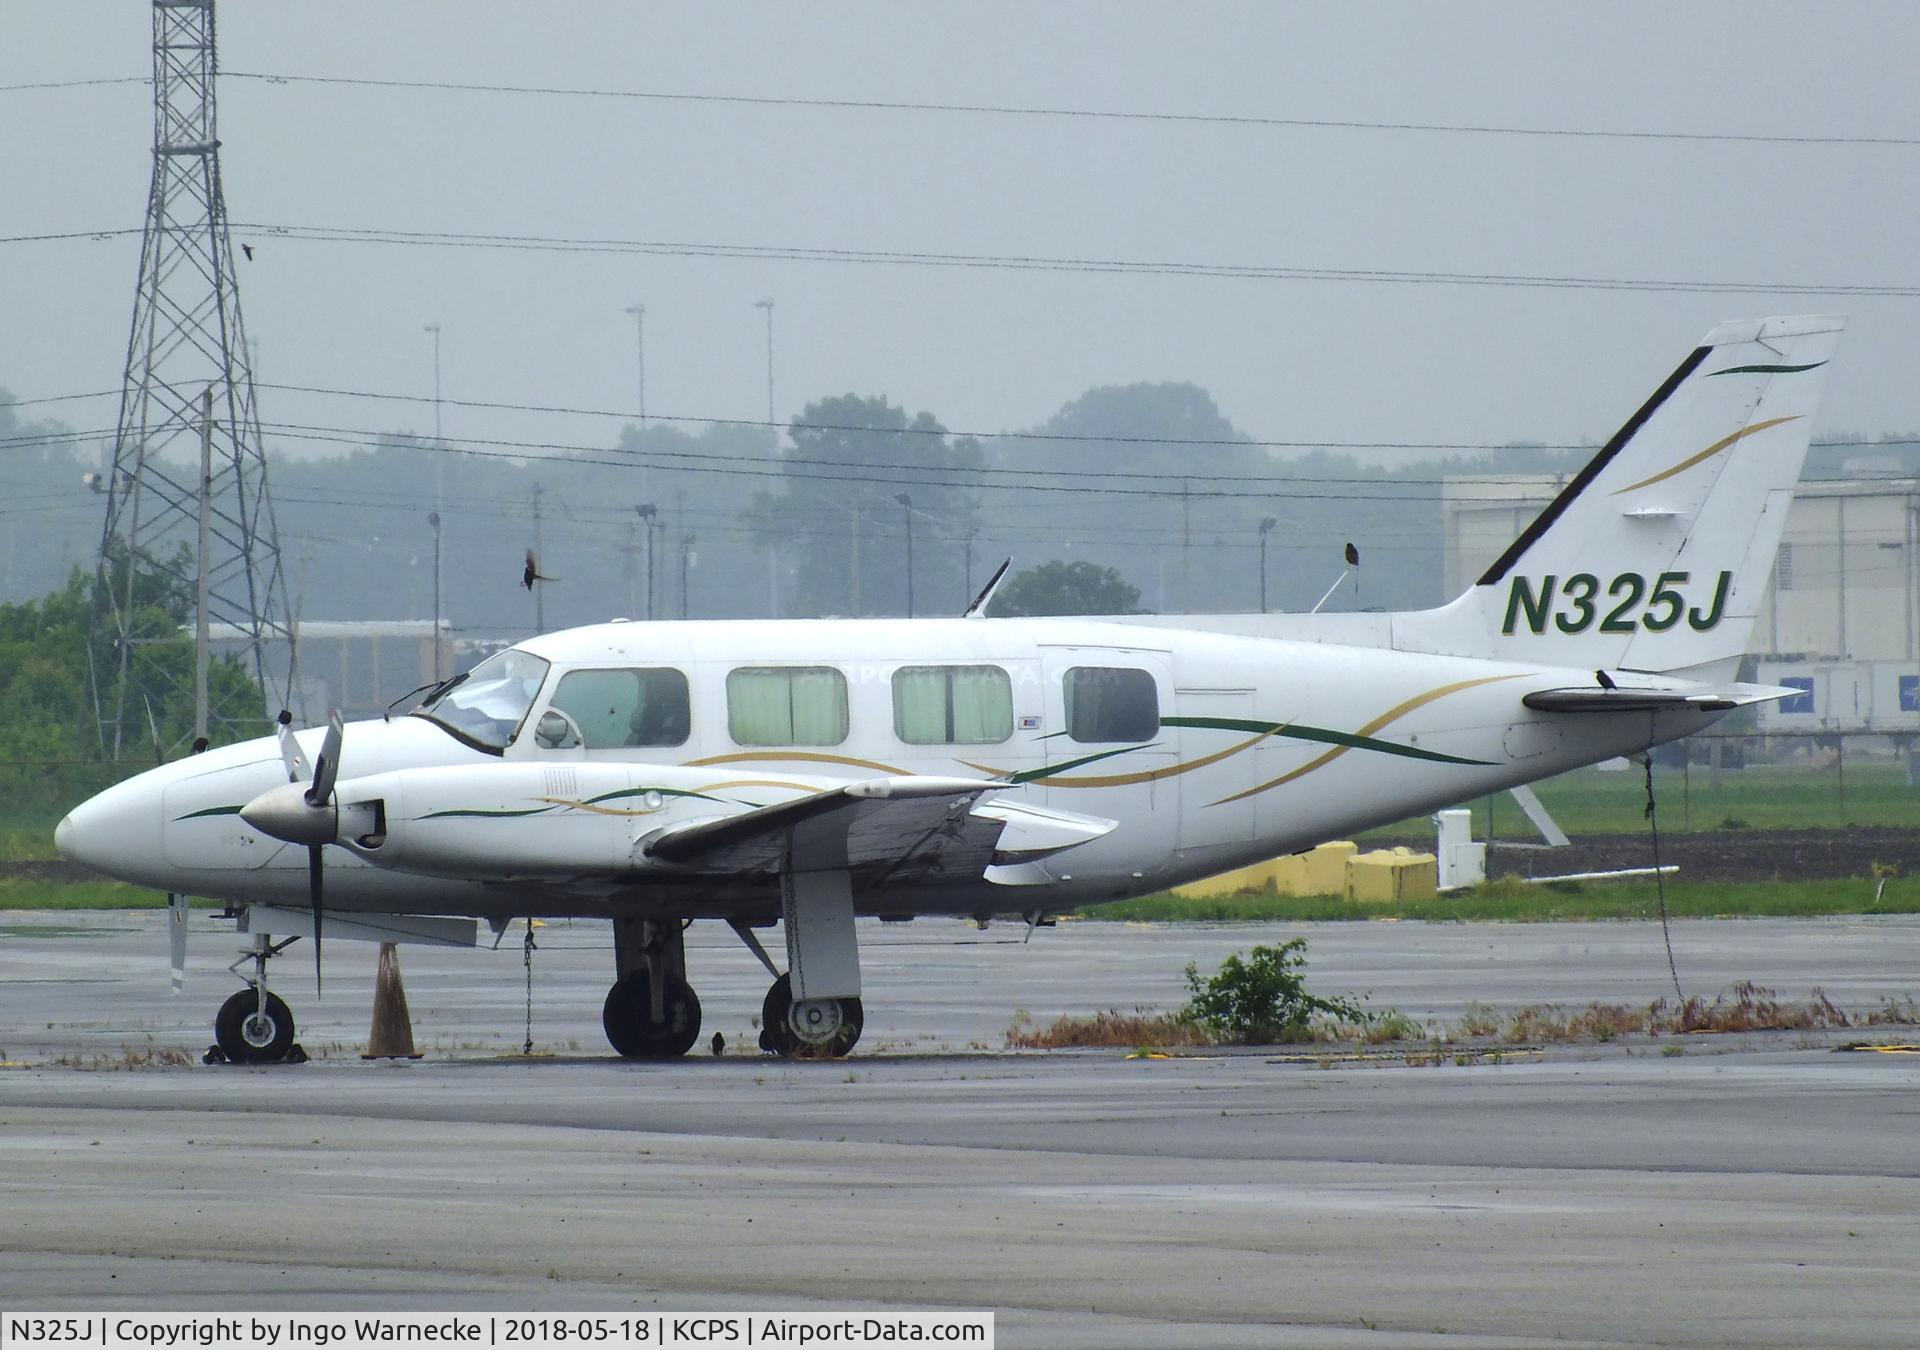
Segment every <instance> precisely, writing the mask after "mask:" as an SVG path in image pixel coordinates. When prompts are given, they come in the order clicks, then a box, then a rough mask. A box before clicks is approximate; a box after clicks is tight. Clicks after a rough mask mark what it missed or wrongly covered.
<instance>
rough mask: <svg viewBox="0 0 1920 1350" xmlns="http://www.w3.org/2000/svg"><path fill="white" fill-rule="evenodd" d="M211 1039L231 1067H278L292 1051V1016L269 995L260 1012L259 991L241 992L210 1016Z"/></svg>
mask: <svg viewBox="0 0 1920 1350" xmlns="http://www.w3.org/2000/svg"><path fill="white" fill-rule="evenodd" d="M213 1039H214V1042H215V1044H217V1045H218V1046H219V1047H220V1050H221V1053H223V1054H224V1055H226V1057H227V1058H228V1060H230V1061H231V1062H233V1063H235V1064H278V1063H279V1062H280V1061H281V1060H283V1059H285V1058H286V1057H287V1052H288V1051H289V1050H291V1049H293V1013H292V1011H291V1010H289V1009H288V1007H287V1005H286V1004H285V1003H284V1002H282V1001H281V998H280V996H279V995H278V994H275V993H271V992H269V993H268V994H267V999H266V1008H265V1010H264V1011H262V1009H261V1006H260V994H259V991H258V990H255V989H242V990H241V991H240V992H239V993H237V994H235V995H234V996H233V997H232V998H230V999H228V1000H227V1001H226V1002H225V1003H222V1004H221V1005H220V1011H219V1012H218V1013H216V1014H215V1015H214V1019H213Z"/></svg>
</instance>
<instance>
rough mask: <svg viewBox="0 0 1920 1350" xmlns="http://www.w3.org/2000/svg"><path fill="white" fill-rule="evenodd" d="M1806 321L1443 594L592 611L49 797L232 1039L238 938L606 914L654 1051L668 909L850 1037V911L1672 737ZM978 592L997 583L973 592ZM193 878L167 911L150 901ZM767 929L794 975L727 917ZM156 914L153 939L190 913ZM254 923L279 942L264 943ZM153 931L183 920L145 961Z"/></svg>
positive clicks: (1705, 349)
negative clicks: (1425, 597) (1392, 608)
mask: <svg viewBox="0 0 1920 1350" xmlns="http://www.w3.org/2000/svg"><path fill="white" fill-rule="evenodd" d="M1840 327H1841V325H1840V322H1839V320H1837V319H1831V318H1783V319H1767V320H1762V321H1749V322H1738V323H1727V324H1723V325H1721V326H1720V327H1718V328H1716V329H1714V330H1713V332H1711V333H1709V334H1708V335H1707V337H1706V339H1705V341H1704V342H1703V343H1702V344H1701V346H1700V347H1699V348H1697V349H1696V350H1695V351H1694V352H1693V353H1692V354H1691V355H1690V356H1688V357H1687V359H1686V360H1685V361H1683V362H1682V363H1681V364H1680V368H1679V369H1678V370H1676V371H1675V372H1674V373H1673V374H1672V376H1670V377H1669V378H1668V379H1667V381H1666V382H1665V383H1664V384H1662V385H1661V386H1660V388H1659V389H1658V390H1657V391H1655V393H1654V394H1653V396H1652V397H1651V398H1650V399H1648V400H1647V402H1646V404H1645V406H1644V407H1642V408H1641V409H1640V410H1639V411H1638V412H1636V413H1635V414H1634V415H1633V416H1632V417H1631V418H1630V419H1629V420H1628V421H1627V423H1626V425H1625V426H1624V427H1622V428H1621V429H1620V431H1619V432H1618V434H1616V435H1615V436H1614V437H1613V439H1612V440H1611V441H1609V442H1608V443H1607V445H1606V447H1605V448H1604V449H1602V450H1601V451H1600V452H1599V453H1598V454H1597V455H1595V456H1594V458H1593V460H1592V462H1591V463H1589V464H1588V465H1587V466H1586V467H1585V468H1584V469H1582V470H1581V471H1580V473H1579V474H1578V475H1577V476H1576V477H1575V478H1574V479H1573V480H1572V481H1571V482H1570V483H1569V484H1568V485H1567V486H1566V488H1565V490H1564V491H1562V492H1561V493H1560V495H1559V496H1558V497H1557V498H1555V499H1554V501H1553V502H1552V504H1551V505H1549V506H1548V507H1547V508H1546V510H1545V511H1543V512H1542V513H1541V515H1540V517H1539V519H1538V520H1536V521H1534V522H1533V524H1532V525H1530V526H1529V527H1528V528H1527V529H1526V531H1525V532H1524V533H1523V534H1521V536H1520V537H1519V538H1518V539H1516V540H1514V542H1513V544H1512V546H1511V547H1509V548H1508V549H1507V550H1506V552H1505V553H1503V554H1502V555H1501V556H1500V558H1499V560H1498V561H1497V562H1495V563H1494V564H1493V565H1492V566H1491V567H1489V568H1488V569H1487V572H1486V575H1484V576H1482V577H1481V578H1480V580H1479V582H1478V583H1477V584H1476V585H1474V586H1473V587H1472V588H1471V589H1470V590H1468V591H1467V592H1466V594H1464V595H1462V596H1460V597H1459V598H1458V599H1457V600H1455V601H1453V602H1452V603H1451V604H1448V605H1444V606H1442V607H1440V608H1438V609H1432V610H1423V611H1417V612H1408V613H1399V614H1364V613H1352V614H1313V615H1272V616H1266V615H1240V616H1219V617H1213V618H1189V617H1184V616H1182V617H1168V618H1161V619H1150V620H1145V621H1135V622H1120V621H1111V620H1101V619H1091V618H1048V619H983V618H982V617H981V611H982V609H983V606H982V605H981V604H980V602H977V601H976V603H975V605H974V606H973V608H972V609H971V610H970V611H969V613H968V614H967V616H965V617H963V618H956V619H917V620H893V619H875V620H865V619H862V620H837V619H822V620H810V621H783V622H759V621H750V620H742V621H730V622H681V623H646V624H639V623H624V622H614V623H610V624H602V625H598V626H595V627H590V628H576V629H572V630H570V631H567V632H562V633H554V634H550V635H545V636H541V637H536V638H533V639H530V640H528V641H526V642H523V643H521V644H519V645H518V646H516V647H513V648H511V649H509V650H506V651H503V652H500V653H499V654H497V655H495V656H493V657H490V658H488V659H487V660H486V661H483V662H482V663H481V664H479V665H478V666H476V667H474V668H473V669H472V670H470V671H468V672H467V673H466V674H464V675H460V676H456V677H455V678H454V679H452V680H449V681H448V682H447V683H445V684H444V685H441V686H440V687H438V688H437V689H435V690H434V691H432V692H431V693H430V694H429V695H428V696H427V698H426V699H425V701H424V702H423V703H422V704H421V706H419V707H418V708H417V709H415V710H414V711H413V712H412V713H411V714H410V715H408V716H404V717H399V718H396V719H393V720H391V721H369V722H356V723H354V724H353V725H352V726H351V727H345V728H343V727H342V726H341V724H340V722H339V720H338V718H337V717H336V718H334V719H333V720H332V721H331V723H330V725H329V726H328V727H327V728H325V729H318V728H316V729H314V730H311V731H303V732H297V733H296V732H293V731H291V730H290V729H289V728H288V727H286V726H285V725H284V724H285V722H286V721H287V719H286V717H285V715H284V714H283V715H282V723H283V725H282V728H281V731H280V734H279V737H278V741H277V743H276V740H275V739H274V738H271V737H263V738H261V739H259V740H253V741H248V742H246V743H244V744H240V745H231V746H227V747H224V748H222V749H218V750H212V751H209V752H207V753H204V754H201V755H197V756H193V757H190V758H187V759H183V760H180V761H178V762H175V763H171V764H167V765H165V766H163V767H160V768H156V769H153V770H151V771H149V772H147V773H143V774H141V775H140V776H139V777H137V778H134V779H131V780H130V781H128V782H125V783H122V784H120V785H119V786H117V787H114V788H111V789H109V790H108V791H106V792H103V793H101V794H100V795H99V796H97V797H95V798H93V799H92V800H90V801H88V802H86V803H85V804H84V805H82V806H80V807H78V808H77V809H76V810H75V811H74V812H73V813H72V814H71V815H70V816H68V817H67V818H66V819H65V820H64V821H62V822H61V824H60V826H59V830H58V833H57V835H56V840H57V842H58V845H59V848H60V852H61V853H62V854H63V855H65V856H66V857H67V858H70V859H73V860H75V861H77V862H80V863H84V864H86V865H87V866H89V867H91V868H94V869H95V870H97V871H100V872H103V873H106V874H107V875H109V876H113V877H118V878H121V879H123V880H125V881H129V882H132V883H135V884H137V885H145V886H153V887H156V888H160V889H164V890H166V891H168V892H171V893H173V895H175V896H176V897H178V896H181V895H187V894H192V895H199V896H207V897H213V898H217V899H221V900H225V901H226V902H228V907H229V913H231V914H233V915H235V916H236V917H237V918H238V920H239V928H240V931H241V932H243V933H245V934H247V935H248V937H249V941H250V945H249V946H248V947H247V948H246V949H244V950H243V952H242V956H241V960H240V961H237V962H235V964H234V969H235V971H236V973H238V972H239V971H240V969H241V968H242V967H243V966H244V965H246V964H247V963H248V962H249V961H251V964H252V971H253V973H252V974H251V976H248V975H242V976H241V978H242V979H243V980H246V981H247V985H248V987H247V988H244V989H242V990H240V991H239V992H237V993H236V994H235V995H234V996H233V997H232V998H231V999H230V1000H228V1002H227V1004H226V1005H225V1006H224V1007H223V1008H222V1009H221V1011H220V1014H219V1017H218V1018H217V1020H216V1023H215V1034H216V1040H217V1041H218V1044H219V1047H220V1048H221V1049H222V1050H223V1051H224V1052H225V1053H226V1054H227V1056H228V1057H229V1058H230V1059H233V1060H235V1061H242V1062H263V1061H270V1060H275V1059H280V1058H283V1057H285V1056H286V1055H287V1054H288V1051H289V1049H290V1047H291V1046H292V1044H293V1018H292V1015H291V1014H290V1013H289V1011H288V1009H287V1007H286V1004H285V1003H284V1002H282V1001H281V999H280V998H278V997H277V996H276V995H273V994H271V993H269V992H268V991H267V988H266V965H267V958H268V957H269V956H271V955H273V954H274V953H276V952H278V951H279V950H280V949H281V948H283V947H284V946H286V945H287V942H289V941H291V940H292V938H293V937H295V936H308V937H311V938H313V939H314V940H315V963H316V981H317V979H318V969H317V967H318V959H319V957H318V953H319V938H320V936H321V933H322V931H323V924H324V926H325V927H324V931H326V932H333V933H339V934H341V935H346V936H355V937H361V938H377V939H382V940H394V939H396V938H398V939H401V940H406V939H409V938H411V939H413V940H438V941H456V942H464V943H469V944H470V943H472V942H473V941H474V938H475V936H476V934H477V932H478V924H477V923H476V922H475V920H477V919H486V920H488V921H489V922H490V923H491V924H492V926H493V928H494V930H495V932H496V934H498V933H501V932H503V931H504V930H505V928H506V926H507V925H508V924H509V923H510V922H511V921H512V920H513V919H515V918H522V917H526V918H531V917H533V916H547V917H552V916H581V917H596V918H605V919H610V920H611V921H612V925H613V947H614V956H615V968H616V973H617V976H618V978H617V979H616V980H615V982H614V984H613V987H612V989H611V990H610V991H609V993H608V994H607V999H606V1008H605V1026H606V1032H607V1038H608V1040H609V1041H610V1042H611V1043H612V1044H613V1046H614V1048H615V1049H616V1050H618V1051H619V1052H620V1053H621V1054H622V1055H626V1056H632V1057H657V1056H672V1055H681V1054H684V1053H685V1052H686V1051H687V1050H688V1049H689V1048H690V1047H691V1046H692V1045H693V1043H694V1041H695V1039H696V1038H697V1036H698V1034H699V1028H700V1002H699V1000H698V998H696V997H695V995H694V991H693V989H692V988H691V987H690V986H689V984H688V982H687V975H686V959H685V949H684V945H683V933H684V931H685V928H686V926H687V925H688V924H689V923H690V922H691V921H693V920H695V919H718V920H722V921H724V922H726V923H728V924H729V925H731V926H732V927H733V929H734V931H735V932H737V933H738V934H739V935H740V937H741V938H742V939H743V940H744V941H745V942H746V944H747V945H748V947H750V948H751V949H752V950H753V951H754V953H755V954H756V955H757V956H758V957H759V959H760V960H761V962H762V963H763V964H765V966H766V967H767V970H768V972H769V974H771V975H772V976H773V977H774V979H773V987H772V988H771V989H770V990H769V991H768V993H767V996H766V1002H765V1006H764V1009H763V1013H764V1015H763V1018H762V1027H763V1030H762V1048H764V1049H769V1050H774V1051H777V1052H780V1053H784V1054H817V1053H827V1054H835V1053H844V1052H845V1051H846V1050H848V1049H850V1048H851V1047H852V1046H853V1044H854V1042H855V1040H856V1039H857V1038H858V1036H859V1034H860V1026H861V1019H862V1010H861V1003H860V961H859V949H858V944H857V941H856V937H855V932H856V929H855V922H854V921H855V918H856V917H857V916H861V915H866V916H878V917H880V918H881V919H907V918H911V917H913V916H915V915H920V914H945V915H963V916H974V917H985V916H988V915H993V914H1007V913H1014V914H1023V915H1025V916H1027V917H1028V918H1029V919H1030V920H1033V921H1037V920H1038V919H1039V918H1040V917H1041V916H1043V915H1045V914H1047V913H1050V912H1055V911H1060V910H1064V909H1067V908H1069V907H1072V906H1076V905H1081V904H1086V903H1089V902H1098V901H1105V900H1116V899H1121V898H1125V897H1128V896H1135V895H1139V894H1142V893H1144V892H1149V891H1155V890H1160V889H1163V888H1165V887H1168V886H1172V885H1175V884H1178V883H1180V882H1185V881H1190V880H1193V879H1195V878H1198V877H1203V876H1207V875H1210V874H1212V873H1216V872H1221V871H1224V870H1227V869H1229V868H1234V867H1239V866H1244V865H1246V864H1248V863H1252V862H1255V861H1258V860H1260V859H1263V858H1270V857H1275V856H1277V855H1279V854H1283V853H1287V852H1289V851H1294V850H1299V849H1305V848H1308V847H1311V846H1312V845H1315V844H1318V843H1320V842H1322V841H1324V840H1327V839H1331V838H1336V837H1339V836H1342V835H1346V834H1348V833H1350V832H1352V831H1356V830H1361V829H1365V828H1367V827H1368V826H1372V825H1377V824H1381V823H1385V822H1389V821H1394V820H1400V819H1404V818H1405V817H1407V816H1410V815H1415V814H1419V813H1422V812H1427V811H1431V810H1434V809H1437V808H1440V807H1444V806H1447V805H1450V804H1452V803H1456V802H1460V801H1466V800H1470V799H1472V798H1475V797H1480V796H1483V795H1485V794H1487V793H1491V792H1495V791H1498V790H1502V789H1505V788H1508V787H1512V786H1514V785H1516V784H1521V783H1526V782H1530V781H1533V780H1536V779H1541V778H1546V777H1549V776H1551V775H1553V774H1558V773H1562V772H1564V771H1566V770H1568V769H1572V768H1576V767H1578V766H1580V765H1585V764H1592V763H1595V762H1597V761H1599V760H1603V759H1608V758H1611V757H1613V756H1616V755H1624V754H1632V753H1637V752H1639V751H1642V750H1645V749H1647V748H1648V747H1650V746H1653V745H1657V744H1659V743H1661V742H1665V741H1671V740H1675V739H1677V738H1679V737H1682V736H1686V735H1688V734H1689V733H1692V732H1695V731H1699V730H1700V729H1702V728H1703V727H1706V726H1707V725H1709V724H1710V723H1712V722H1713V721H1715V720H1716V719H1717V718H1719V717H1721V716H1722V715H1723V714H1725V713H1726V712H1727V711H1728V710H1729V709H1732V708H1735V707H1738V706H1740V705H1742V704H1747V703H1754V702H1759V701H1763V700H1766V699H1772V698H1779V697H1782V696H1784V695H1786V694H1788V693H1790V692H1791V691H1789V690H1785V689H1776V688H1771V687H1765V686H1758V685H1751V684H1742V683H1739V682H1737V678H1736V676H1737V671H1738V668H1739V664H1740V659H1741V656H1742V654H1743V653H1744V652H1745V651H1746V650H1747V639H1748V636H1749V633H1750V631H1751V629H1752V627H1753V622H1754V616H1755V611H1756V609H1757V608H1758V606H1759V604H1760V601H1761V597H1762V595H1763V593H1764V592H1765V590H1766V588H1767V582H1768V575H1769V572H1770V571H1771V569H1772V566H1773V557H1774V552H1775V549H1776V548H1777V547H1778V545H1779V541H1780V532H1781V528H1782V525H1783V523H1784V522H1785V520H1786V517H1787V507H1788V503H1789V500H1790V499H1791V496H1792V493H1793V488H1794V484H1795V483H1796V481H1797V480H1798V479H1799V476H1800V469H1801V464H1802V461H1803V459H1804V458H1805V455H1806V450H1807V443H1808V438H1809V434H1810V431H1811V426H1812V423H1811V417H1812V414H1813V411H1814V408H1815V405H1816V403H1817V401H1818V398H1819V393H1820V388H1821V383H1822V380H1823V377H1824V375H1825V373H1826V372H1825V366H1826V364H1827V361H1828V359H1829V358H1830V357H1831V356H1832V354H1833V351H1834V348H1835V344H1836V343H1837V342H1838V339H1839V332H1840ZM989 589H991V588H989ZM184 917H185V909H184V906H183V905H180V904H179V903H178V902H176V910H175V914H174V918H175V921H176V923H175V926H176V928H178V927H179V926H180V923H181V922H182V921H183V920H184ZM775 920H781V921H783V927H784V932H785V940H786V958H787V973H786V974H781V973H780V972H779V970H778V969H777V968H776V967H775V964H774V962H773V961H772V959H771V958H769V957H768V955H767V953H766V951H765V949H764V948H763V947H762V946H761V944H760V942H759V940H758V939H757V937H756V936H755V933H754V930H755V929H756V928H764V927H768V926H770V925H772V924H773V923H774V921H775ZM182 931H183V930H182ZM272 934H280V935H282V938H283V940H282V941H279V942H275V941H274V940H273V938H272V936H271V935H272ZM181 951H182V948H181V947H179V946H176V958H175V965H176V967H178V966H179V965H180V963H181V955H180V953H181Z"/></svg>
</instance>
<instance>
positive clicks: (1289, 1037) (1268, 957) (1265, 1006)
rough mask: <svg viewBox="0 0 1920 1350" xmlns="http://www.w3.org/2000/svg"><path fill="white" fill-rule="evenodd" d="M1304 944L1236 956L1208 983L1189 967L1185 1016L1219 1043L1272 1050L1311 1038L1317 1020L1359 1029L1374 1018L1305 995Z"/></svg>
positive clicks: (1346, 1004) (1294, 941) (1347, 1004)
mask: <svg viewBox="0 0 1920 1350" xmlns="http://www.w3.org/2000/svg"><path fill="white" fill-rule="evenodd" d="M1306 950H1307V940H1306V939H1305V938H1291V939H1289V940H1288V941H1286V942H1283V943H1281V944H1280V945H1279V946H1278V947H1255V948H1254V949H1253V950H1252V951H1250V952H1248V953H1247V958H1246V960H1244V961H1243V960H1241V959H1240V953H1239V952H1235V953H1234V954H1233V955H1231V956H1229V957H1228V958H1227V959H1226V960H1225V961H1223V962H1221V963H1220V971H1219V973H1218V974H1217V975H1214V976H1212V977H1211V978H1209V979H1204V980H1203V979H1202V978H1201V977H1200V970H1199V968H1198V967H1197V966H1195V965H1193V964H1192V963H1191V962H1189V963H1188V965H1187V990H1188V992H1189V993H1191V994H1192V996H1193V997H1192V998H1190V999H1188V1001H1187V1006H1186V1008H1185V1009H1183V1015H1184V1016H1185V1017H1187V1018H1188V1019H1189V1020H1191V1021H1193V1022H1197V1023H1199V1024H1200V1025H1202V1026H1204V1027H1206V1028H1207V1029H1208V1030H1209V1031H1211V1032H1213V1034H1214V1036H1215V1037H1216V1038H1218V1039H1220V1040H1223V1041H1232V1042H1235V1043H1237V1044H1240V1045H1272V1044H1274V1043H1275V1042H1279V1041H1305V1040H1311V1039H1312V1023H1313V1019H1314V1018H1315V1017H1338V1018H1343V1019H1345V1020H1346V1021H1349V1022H1356V1023H1360V1024H1362V1025H1364V1024H1366V1023H1367V1022H1370V1021H1372V1020H1373V1019H1372V1016H1371V1014H1369V1013H1368V1012H1367V1011H1366V1010H1365V1009H1364V1008H1362V1007H1361V1006H1360V1005H1359V1004H1358V1003H1355V1002H1354V1001H1352V1000H1351V999H1341V998H1322V997H1320V996H1319V995H1318V994H1310V993H1308V992H1307V983H1306V977H1305V976H1304V975H1302V974H1301V973H1300V972H1301V970H1302V968H1303V967H1305V965H1306V964H1307V957H1306Z"/></svg>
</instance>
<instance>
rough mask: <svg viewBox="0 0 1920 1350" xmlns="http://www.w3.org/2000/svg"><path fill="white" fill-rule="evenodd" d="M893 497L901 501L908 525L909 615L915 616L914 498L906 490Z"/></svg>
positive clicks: (904, 520) (901, 513)
mask: <svg viewBox="0 0 1920 1350" xmlns="http://www.w3.org/2000/svg"><path fill="white" fill-rule="evenodd" d="M893 499H894V500H895V501H896V502H899V503H900V519H901V521H903V522H904V523H905V525H906V527H907V617H908V618H909V619H911V618H912V617H913V498H912V497H911V496H909V495H908V494H907V493H904V492H896V493H894V494H893Z"/></svg>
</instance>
